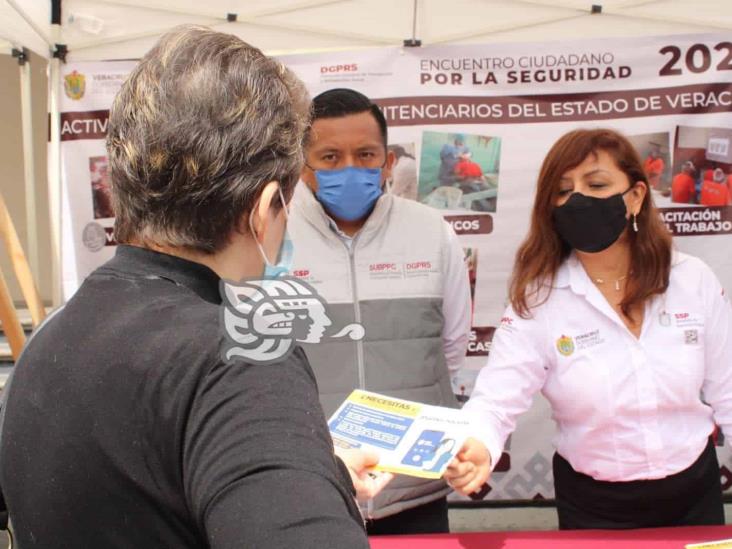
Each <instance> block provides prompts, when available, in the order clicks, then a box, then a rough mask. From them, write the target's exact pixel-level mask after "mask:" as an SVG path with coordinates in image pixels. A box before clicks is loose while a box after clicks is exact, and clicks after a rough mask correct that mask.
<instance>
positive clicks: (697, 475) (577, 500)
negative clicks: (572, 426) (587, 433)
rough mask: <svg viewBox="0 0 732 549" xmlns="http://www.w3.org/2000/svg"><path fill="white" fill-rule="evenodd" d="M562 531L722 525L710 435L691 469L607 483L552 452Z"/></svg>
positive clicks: (715, 456)
mask: <svg viewBox="0 0 732 549" xmlns="http://www.w3.org/2000/svg"><path fill="white" fill-rule="evenodd" d="M553 466H554V491H555V494H556V502H557V514H558V515H559V529H560V530H575V529H586V528H605V529H623V528H655V527H663V526H692V525H713V524H724V508H723V506H722V486H721V484H720V479H719V463H718V462H717V454H716V452H715V451H714V444H713V443H712V440H711V439H710V440H709V442H708V443H707V446H706V448H705V449H704V451H703V452H702V454H701V455H700V456H699V458H698V459H697V460H696V461H695V462H694V463H693V464H692V465H691V466H690V467H689V468H688V469H685V470H683V471H681V472H679V473H676V474H674V475H670V476H668V477H665V478H662V479H657V480H635V481H629V482H606V481H600V480H595V479H593V478H592V477H590V476H587V475H583V474H582V473H578V472H577V471H575V470H574V469H573V468H572V466H571V465H570V464H569V463H568V462H567V460H565V459H564V458H563V457H562V456H560V455H559V454H554V463H553Z"/></svg>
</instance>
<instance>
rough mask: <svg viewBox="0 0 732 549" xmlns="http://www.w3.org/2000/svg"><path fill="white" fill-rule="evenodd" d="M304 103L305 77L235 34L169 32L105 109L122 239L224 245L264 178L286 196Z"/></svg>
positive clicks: (297, 159) (296, 162) (209, 249)
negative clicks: (274, 182)
mask: <svg viewBox="0 0 732 549" xmlns="http://www.w3.org/2000/svg"><path fill="white" fill-rule="evenodd" d="M309 106H310V105H309V98H308V95H307V92H306V91H305V88H304V86H303V84H302V82H300V81H299V80H298V79H297V78H296V77H295V76H294V75H293V74H292V73H291V72H290V71H289V70H288V69H286V68H285V67H284V66H283V65H282V64H281V63H279V62H277V61H275V60H273V59H270V58H268V57H266V56H265V55H264V54H263V53H262V52H261V51H259V50H258V49H257V48H254V47H252V46H250V45H249V44H247V43H245V42H243V41H242V40H240V39H239V38H237V37H236V36H233V35H229V34H223V33H220V32H214V31H212V30H210V29H207V28H205V27H194V26H184V27H179V28H177V29H174V30H173V31H171V32H170V33H168V34H166V35H165V36H163V37H162V38H161V39H160V41H159V42H158V43H157V44H156V45H155V46H154V47H153V48H152V49H151V50H150V51H149V52H148V53H147V54H146V55H145V56H144V57H143V59H142V60H141V61H140V63H139V64H138V65H137V67H135V69H134V70H133V71H132V73H131V74H130V76H129V77H128V79H127V81H126V82H125V83H124V84H123V86H122V88H121V89H120V91H119V93H118V94H117V97H116V98H115V101H114V104H113V105H112V109H111V111H110V117H109V131H108V135H107V150H108V153H109V162H110V178H111V191H112V199H113V207H114V213H115V217H116V220H115V237H116V239H117V241H119V242H121V243H139V244H142V245H151V244H157V245H165V246H174V247H182V248H187V249H190V250H196V251H199V252H204V253H215V252H217V251H219V250H221V249H222V248H223V247H224V246H225V245H226V244H227V243H228V241H229V238H230V236H231V235H232V234H233V231H235V230H238V229H239V226H240V224H241V220H242V216H243V215H244V214H245V213H246V212H248V211H249V210H251V208H252V207H253V206H254V205H255V201H256V200H257V198H258V196H259V194H260V192H261V190H262V188H263V187H264V186H265V185H266V184H267V183H268V182H270V181H278V182H279V183H280V185H281V186H282V190H283V193H284V195H285V196H289V195H290V194H291V191H292V189H293V188H294V185H295V183H296V182H297V179H298V175H299V173H300V170H301V168H302V162H303V151H302V141H303V135H304V131H305V129H306V128H307V125H308V122H309Z"/></svg>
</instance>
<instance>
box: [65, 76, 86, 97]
mask: <svg viewBox="0 0 732 549" xmlns="http://www.w3.org/2000/svg"><path fill="white" fill-rule="evenodd" d="M85 90H86V77H85V76H84V75H83V74H81V73H80V72H78V71H71V74H67V75H66V76H64V92H66V97H68V98H69V99H73V100H74V101H78V100H79V99H81V98H82V97H84V91H85Z"/></svg>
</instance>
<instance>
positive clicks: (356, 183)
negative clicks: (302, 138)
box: [315, 166, 382, 221]
mask: <svg viewBox="0 0 732 549" xmlns="http://www.w3.org/2000/svg"><path fill="white" fill-rule="evenodd" d="M315 179H316V180H317V182H318V191H317V192H316V193H315V196H316V197H317V199H318V200H319V201H320V203H321V204H322V205H323V207H324V208H325V209H326V210H327V211H328V213H330V214H332V215H333V216H334V217H337V218H338V219H342V220H343V221H356V220H358V219H361V218H363V217H364V216H365V215H367V214H368V213H369V212H370V211H371V210H372V209H373V207H374V204H376V201H377V200H378V199H379V197H380V196H381V193H382V190H381V168H357V167H355V166H348V167H346V168H341V169H339V170H315Z"/></svg>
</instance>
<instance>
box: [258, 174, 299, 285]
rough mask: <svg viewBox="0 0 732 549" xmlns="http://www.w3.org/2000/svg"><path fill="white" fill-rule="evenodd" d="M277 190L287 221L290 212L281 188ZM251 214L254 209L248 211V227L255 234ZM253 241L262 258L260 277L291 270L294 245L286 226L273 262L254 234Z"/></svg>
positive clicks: (281, 273)
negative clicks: (262, 267)
mask: <svg viewBox="0 0 732 549" xmlns="http://www.w3.org/2000/svg"><path fill="white" fill-rule="evenodd" d="M278 191H279V193H280V200H282V207H283V208H284V210H285V220H286V221H289V219H290V212H289V211H288V210H287V203H286V202H285V197H284V195H283V194H282V189H281V188H278ZM253 214H254V209H252V211H251V212H250V213H249V229H250V230H251V231H252V235H255V233H254V223H253V222H252V215H253ZM254 242H256V243H257V248H258V249H259V254H260V255H261V256H262V259H263V260H264V272H263V273H262V278H277V277H280V276H283V275H286V274H287V273H289V272H290V271H291V270H292V258H293V255H294V252H295V247H294V245H293V244H292V240H291V239H290V235H289V234H288V232H287V228H285V234H284V236H283V237H282V244H280V250H279V252H278V253H277V260H276V263H274V264H273V263H271V262H270V260H269V259H267V254H266V253H264V248H263V247H262V244H261V243H260V242H259V240H257V238H256V236H254Z"/></svg>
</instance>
